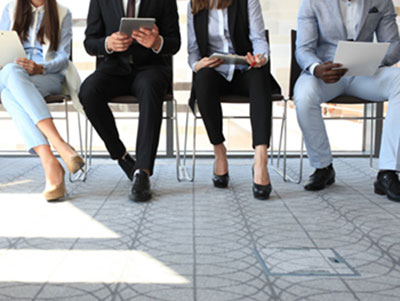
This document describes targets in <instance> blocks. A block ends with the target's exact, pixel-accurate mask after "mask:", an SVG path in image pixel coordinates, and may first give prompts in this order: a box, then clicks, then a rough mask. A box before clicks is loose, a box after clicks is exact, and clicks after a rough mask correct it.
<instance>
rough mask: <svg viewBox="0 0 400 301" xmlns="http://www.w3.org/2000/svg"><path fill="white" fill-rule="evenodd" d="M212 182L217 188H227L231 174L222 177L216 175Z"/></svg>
mask: <svg viewBox="0 0 400 301" xmlns="http://www.w3.org/2000/svg"><path fill="white" fill-rule="evenodd" d="M212 181H213V183H214V186H215V187H217V188H226V187H228V183H229V174H228V173H226V174H224V175H222V176H218V175H216V174H215V173H214V176H213V178H212Z"/></svg>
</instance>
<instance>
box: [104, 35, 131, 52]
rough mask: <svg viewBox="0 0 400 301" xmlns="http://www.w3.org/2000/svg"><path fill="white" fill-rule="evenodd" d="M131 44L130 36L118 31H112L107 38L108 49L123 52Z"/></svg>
mask: <svg viewBox="0 0 400 301" xmlns="http://www.w3.org/2000/svg"><path fill="white" fill-rule="evenodd" d="M131 44H132V38H131V37H128V36H127V35H125V34H123V33H119V32H114V33H113V34H112V35H111V36H109V37H108V38H107V49H108V51H114V52H124V51H126V50H128V48H129V46H131Z"/></svg>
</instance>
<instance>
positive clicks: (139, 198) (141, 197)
mask: <svg viewBox="0 0 400 301" xmlns="http://www.w3.org/2000/svg"><path fill="white" fill-rule="evenodd" d="M128 197H129V199H130V200H131V201H133V202H135V203H145V202H148V201H150V200H151V194H130V195H129V196H128Z"/></svg>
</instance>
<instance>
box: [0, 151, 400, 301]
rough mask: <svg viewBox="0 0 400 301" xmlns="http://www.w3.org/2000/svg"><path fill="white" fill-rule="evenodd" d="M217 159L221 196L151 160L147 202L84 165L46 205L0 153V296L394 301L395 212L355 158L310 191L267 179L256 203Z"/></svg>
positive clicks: (205, 173) (32, 163) (399, 290)
mask: <svg viewBox="0 0 400 301" xmlns="http://www.w3.org/2000/svg"><path fill="white" fill-rule="evenodd" d="M230 163H231V165H230V175H231V185H230V187H229V189H226V190H221V189H216V188H213V187H212V185H211V180H210V175H211V164H212V162H211V161H210V160H200V161H198V166H197V170H196V171H197V178H196V181H195V182H194V183H188V182H184V183H178V182H177V181H176V178H175V167H174V164H175V162H174V160H158V161H157V168H156V172H155V175H154V176H153V178H152V185H153V189H154V200H153V201H152V202H150V203H147V204H135V203H132V202H130V201H129V200H128V198H127V194H128V191H129V189H130V185H131V184H130V182H129V181H128V180H127V179H126V178H125V177H124V175H123V174H122V172H121V171H120V170H119V168H118V166H117V165H116V164H115V163H114V162H112V161H111V160H105V159H95V160H94V166H93V169H92V170H91V172H90V174H89V177H88V180H87V181H86V182H85V183H75V184H70V183H68V191H69V192H70V196H69V198H68V199H67V200H66V201H65V202H62V203H56V204H47V203H46V202H45V201H44V200H43V199H42V197H41V190H42V189H43V185H44V183H43V172H42V169H41V166H40V162H39V161H38V160H37V159H35V158H0V300H173V301H177V300H179V301H180V300H184V301H185V300H199V301H200V300H204V301H211V300H218V301H219V300H261V301H266V300H318V301H319V300H335V301H336V300H340V301H341V300H379V301H382V300H399V297H398V296H399V295H400V231H399V229H400V204H396V203H393V202H391V201H388V200H387V199H386V198H385V197H381V196H377V195H375V194H373V191H372V183H373V181H374V177H375V173H374V172H373V171H371V170H370V169H369V167H368V161H367V159H336V160H335V163H334V166H335V169H336V172H337V179H336V184H335V185H333V186H332V187H330V188H328V189H326V190H325V191H323V192H319V193H310V192H306V191H304V190H303V188H302V185H296V184H288V183H284V182H283V181H282V180H281V179H280V178H279V176H278V175H277V174H276V173H275V172H273V171H271V177H272V183H273V193H272V195H271V199H270V200H268V201H265V202H263V201H257V200H254V199H253V198H252V196H251V170H250V168H251V161H250V160H239V159H234V160H230ZM289 165H290V166H291V167H292V168H293V170H295V169H294V168H295V166H297V161H296V160H290V162H289ZM310 171H311V170H310V169H308V168H307V169H306V171H305V175H308V174H309V173H310Z"/></svg>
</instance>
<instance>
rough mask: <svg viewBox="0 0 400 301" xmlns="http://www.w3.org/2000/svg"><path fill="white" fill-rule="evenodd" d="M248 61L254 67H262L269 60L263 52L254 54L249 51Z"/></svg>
mask: <svg viewBox="0 0 400 301" xmlns="http://www.w3.org/2000/svg"><path fill="white" fill-rule="evenodd" d="M246 62H247V63H248V64H249V65H250V66H252V65H253V63H254V65H253V66H252V68H261V67H262V66H264V65H265V63H266V62H267V59H266V58H265V56H264V55H262V54H257V55H252V54H251V53H250V52H247V55H246Z"/></svg>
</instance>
